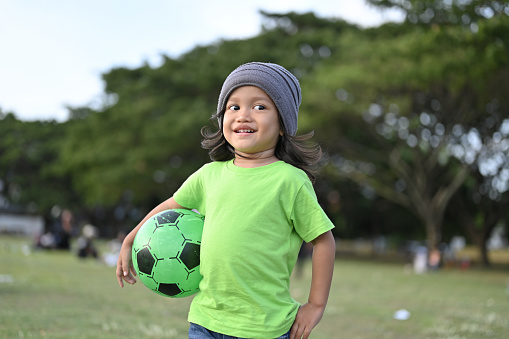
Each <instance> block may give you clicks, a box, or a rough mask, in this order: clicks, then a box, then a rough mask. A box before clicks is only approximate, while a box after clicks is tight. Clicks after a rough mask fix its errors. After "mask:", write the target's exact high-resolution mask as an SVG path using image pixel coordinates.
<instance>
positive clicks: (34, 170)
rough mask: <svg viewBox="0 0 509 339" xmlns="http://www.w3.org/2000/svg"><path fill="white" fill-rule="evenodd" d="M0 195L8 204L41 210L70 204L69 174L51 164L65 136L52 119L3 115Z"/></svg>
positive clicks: (71, 201) (1, 124) (73, 201)
mask: <svg viewBox="0 0 509 339" xmlns="http://www.w3.org/2000/svg"><path fill="white" fill-rule="evenodd" d="M0 136H1V137H0V155H1V156H0V183H1V184H0V198H1V197H2V196H3V198H4V199H5V202H4V203H6V205H7V206H4V207H8V206H10V207H14V208H16V207H17V208H18V209H22V208H23V207H24V206H27V207H28V210H29V211H30V212H32V213H36V212H37V213H44V212H45V211H47V210H48V209H50V208H51V207H52V206H54V205H56V204H60V205H64V206H65V205H67V206H71V205H74V204H75V203H76V195H75V193H74V191H73V190H72V189H70V187H69V186H70V185H69V182H70V177H69V176H67V175H66V174H65V173H60V174H58V173H56V172H55V171H54V169H53V167H52V165H53V164H54V163H55V161H56V160H57V157H58V149H59V148H60V147H61V145H62V142H63V138H64V128H63V125H60V124H58V123H56V122H54V121H34V122H27V121H21V120H18V119H17V118H16V117H15V116H14V115H13V114H10V113H9V114H6V115H4V116H3V117H2V118H1V120H0Z"/></svg>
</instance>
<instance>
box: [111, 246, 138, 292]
mask: <svg viewBox="0 0 509 339" xmlns="http://www.w3.org/2000/svg"><path fill="white" fill-rule="evenodd" d="M131 251H132V243H129V241H127V239H126V240H124V242H123V243H122V247H121V248H120V254H119V256H118V261H117V272H116V273H117V281H118V284H119V285H120V287H124V281H123V280H125V281H126V282H127V283H128V284H131V285H133V284H135V283H136V279H135V278H134V276H136V271H135V270H134V266H133V262H132V258H131Z"/></svg>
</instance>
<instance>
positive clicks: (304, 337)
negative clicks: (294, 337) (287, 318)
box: [302, 328, 311, 339]
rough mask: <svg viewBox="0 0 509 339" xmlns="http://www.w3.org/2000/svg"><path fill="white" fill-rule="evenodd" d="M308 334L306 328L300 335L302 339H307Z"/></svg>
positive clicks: (309, 332)
mask: <svg viewBox="0 0 509 339" xmlns="http://www.w3.org/2000/svg"><path fill="white" fill-rule="evenodd" d="M310 334H311V331H308V330H307V328H304V331H303V333H302V339H308V338H309V335H310Z"/></svg>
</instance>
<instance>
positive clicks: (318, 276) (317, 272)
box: [290, 231, 336, 339]
mask: <svg viewBox="0 0 509 339" xmlns="http://www.w3.org/2000/svg"><path fill="white" fill-rule="evenodd" d="M312 243H313V275H312V279H311V290H310V292H309V298H308V302H307V303H306V304H304V305H302V306H301V308H300V309H299V311H298V312H297V316H296V318H295V322H294V323H293V326H292V329H291V331H290V338H291V339H297V338H298V339H300V338H304V339H307V338H308V337H309V334H310V333H311V330H312V329H313V328H314V327H315V326H316V325H317V324H318V322H319V321H320V319H321V318H322V315H323V311H324V310H325V305H326V304H327V299H328V298H329V291H330V287H331V282H332V272H333V270H334V258H335V254H336V243H335V241H334V236H333V235H332V232H331V231H328V232H325V233H324V234H322V235H320V236H318V237H317V238H316V239H315V240H313V241H312Z"/></svg>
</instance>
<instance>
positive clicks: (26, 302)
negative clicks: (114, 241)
mask: <svg viewBox="0 0 509 339" xmlns="http://www.w3.org/2000/svg"><path fill="white" fill-rule="evenodd" d="M99 245H100V248H103V249H105V248H106V247H105V244H99ZM101 246H102V247H101ZM114 271H115V269H114V267H111V266H108V265H106V264H105V263H104V262H102V261H100V260H95V259H79V258H77V256H76V255H75V254H74V253H72V252H61V251H41V250H39V251H36V250H34V249H33V248H32V247H31V243H30V241H29V239H26V238H19V237H9V236H4V235H0V338H120V337H122V338H124V339H125V338H186V337H187V329H188V323H187V319H186V315H187V311H188V308H189V303H190V302H191V297H188V298H182V299H171V298H166V297H162V296H159V295H157V294H155V293H153V292H151V291H150V290H148V289H147V288H146V287H144V286H143V285H142V284H141V283H138V284H136V285H135V286H126V287H124V288H123V289H121V288H120V287H119V286H118V284H117V281H116V278H115V272H114ZM310 277H311V266H310V262H306V263H305V264H304V268H303V272H302V275H301V276H294V277H293V278H292V282H291V290H292V294H293V296H294V298H295V299H297V300H298V301H300V302H305V300H306V297H307V293H308V290H309V284H310ZM403 310H404V311H403ZM398 311H400V312H398ZM396 314H399V315H401V314H403V315H405V314H406V315H407V317H404V318H406V320H398V319H395V315H396ZM508 337H509V268H508V267H507V266H499V267H496V268H491V269H482V268H479V267H477V266H475V265H473V266H471V267H470V268H469V269H467V270H462V269H460V268H456V267H452V268H449V269H441V270H438V271H433V272H428V273H426V274H415V273H414V272H413V271H412V269H411V267H409V266H408V265H405V263H403V262H383V261H382V262H380V261H376V262H375V261H373V260H359V259H352V258H349V259H346V258H344V257H339V258H338V259H337V260H336V266H335V272H334V280H333V284H332V290H331V296H330V300H329V303H328V306H327V309H326V312H325V314H324V316H323V319H322V321H321V322H320V324H319V325H318V326H317V327H316V328H315V330H314V331H313V333H312V336H311V338H313V339H335V338H348V339H351V338H360V339H363V338H391V339H395V338H433V339H438V338H449V339H453V338H454V339H460V338H495V339H498V338H500V339H502V338H504V339H505V338H508Z"/></svg>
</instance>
